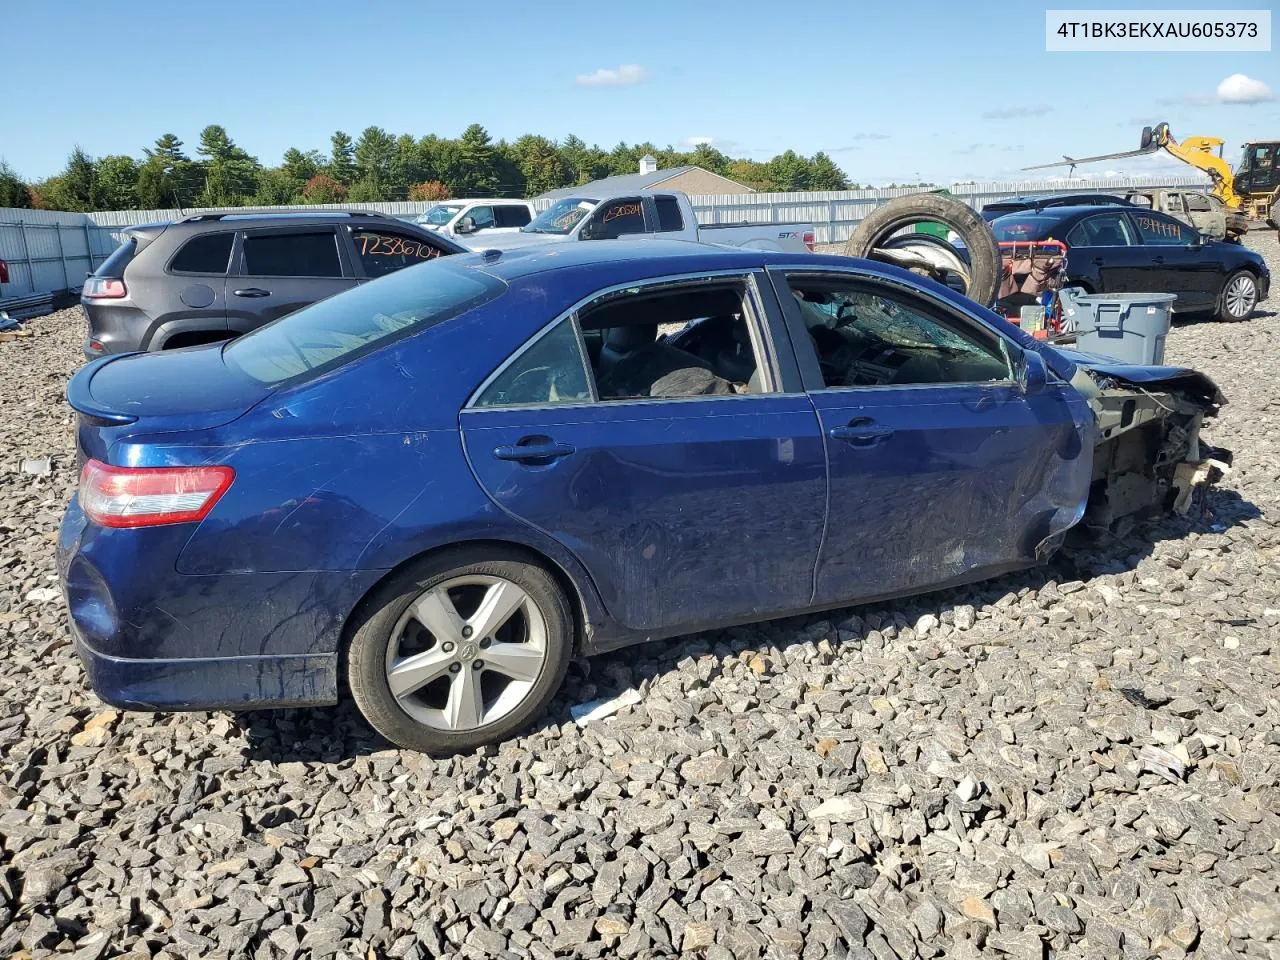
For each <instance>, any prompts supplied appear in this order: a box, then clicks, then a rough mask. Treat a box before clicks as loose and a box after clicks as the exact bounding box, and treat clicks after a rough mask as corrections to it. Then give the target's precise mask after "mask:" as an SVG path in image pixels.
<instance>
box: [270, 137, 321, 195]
mask: <svg viewBox="0 0 1280 960" xmlns="http://www.w3.org/2000/svg"><path fill="white" fill-rule="evenodd" d="M324 165H325V159H324V154H322V153H321V152H320V151H319V150H308V151H306V152H305V153H304V152H303V151H301V150H299V149H298V148H297V147H290V148H289V149H288V150H286V151H285V152H284V159H283V162H282V163H281V164H280V170H281V172H283V173H285V174H286V175H287V176H289V177H291V178H293V179H294V180H297V181H298V182H299V183H300V184H305V183H306V182H307V181H308V180H310V179H311V178H312V177H314V176H315V175H316V174H317V173H319V172H320V170H321V169H322V168H323V167H324ZM299 189H301V187H299Z"/></svg>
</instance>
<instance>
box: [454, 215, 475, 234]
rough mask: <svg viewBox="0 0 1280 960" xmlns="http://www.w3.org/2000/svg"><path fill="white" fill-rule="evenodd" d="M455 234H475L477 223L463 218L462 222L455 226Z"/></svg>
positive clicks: (468, 218)
mask: <svg viewBox="0 0 1280 960" xmlns="http://www.w3.org/2000/svg"><path fill="white" fill-rule="evenodd" d="M453 232H454V233H475V232H476V222H475V221H474V220H472V219H471V218H470V217H463V218H462V219H461V220H459V221H458V222H457V223H455V224H454V225H453Z"/></svg>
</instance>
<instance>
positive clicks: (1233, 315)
mask: <svg viewBox="0 0 1280 960" xmlns="http://www.w3.org/2000/svg"><path fill="white" fill-rule="evenodd" d="M1257 305H1258V278H1257V277H1255V276H1254V275H1253V274H1252V273H1251V272H1250V271H1248V270H1237V271H1236V272H1235V273H1233V274H1231V276H1229V277H1227V282H1226V283H1224V284H1223V285H1222V294H1221V295H1220V296H1219V298H1218V319H1219V320H1222V321H1224V322H1226V323H1234V322H1237V321H1240V320H1248V319H1249V317H1251V316H1252V315H1253V311H1254V308H1255V307H1257Z"/></svg>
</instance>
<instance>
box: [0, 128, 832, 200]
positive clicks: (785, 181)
mask: <svg viewBox="0 0 1280 960" xmlns="http://www.w3.org/2000/svg"><path fill="white" fill-rule="evenodd" d="M645 154H652V155H653V156H654V157H655V158H657V160H658V166H659V168H660V169H664V168H669V167H676V166H680V165H683V164H694V165H697V166H699V167H703V168H704V169H707V170H711V171H713V172H714V173H718V174H721V175H723V176H726V177H729V178H731V179H733V180H737V181H738V182H739V183H744V184H746V185H747V186H750V187H754V188H756V189H757V190H762V191H779V192H785V191H795V190H845V189H851V188H856V184H851V183H850V182H849V180H848V178H847V177H846V176H845V174H844V171H843V170H841V169H840V168H839V167H838V166H836V164H835V163H834V162H833V161H832V159H831V158H830V157H829V156H827V155H826V154H825V153H822V152H818V153H816V154H814V155H813V156H812V157H804V156H801V155H799V154H797V153H796V152H795V151H794V150H787V151H785V152H783V153H780V154H778V155H777V156H775V157H774V158H773V159H772V160H769V161H768V162H765V163H761V162H757V161H754V160H748V159H745V158H733V157H729V156H727V155H726V154H724V153H723V152H721V151H720V150H717V149H715V148H714V147H712V146H710V145H707V144H700V145H699V146H697V147H696V148H695V149H693V150H689V151H680V150H675V149H673V148H672V147H670V146H668V147H666V148H659V147H656V146H654V145H653V144H652V143H638V144H634V145H628V144H626V143H619V144H618V145H617V146H616V147H614V148H613V149H612V150H610V151H605V150H602V149H601V148H600V147H598V146H587V144H586V143H584V142H583V141H582V140H581V139H579V138H578V137H575V136H568V137H565V138H564V139H563V140H560V141H555V140H549V139H548V138H546V137H541V136H537V135H534V134H526V135H525V136H522V137H520V138H519V139H517V140H514V141H512V142H507V141H506V140H498V141H497V142H494V141H493V140H492V139H491V138H490V137H489V134H488V132H487V131H486V130H485V129H484V127H482V126H480V124H478V123H473V124H472V125H471V126H469V127H467V129H466V130H465V131H464V132H463V134H462V136H460V137H458V138H456V139H450V138H447V137H438V136H436V135H435V134H430V135H428V136H425V137H414V136H413V135H412V134H407V133H405V134H400V135H399V136H395V135H393V134H391V133H389V132H388V131H386V130H384V129H383V128H381V127H368V128H366V129H365V131H364V132H363V133H361V134H360V136H359V138H357V139H355V140H353V139H352V138H351V137H350V136H349V135H348V134H346V133H344V132H343V131H341V130H339V131H337V132H336V133H334V134H333V136H332V137H330V138H329V151H328V152H327V153H324V152H321V151H319V150H302V149H299V148H297V147H291V148H289V149H288V150H286V151H285V153H284V156H283V158H282V162H281V163H280V165H279V166H275V167H268V166H264V165H263V164H262V163H260V162H259V161H258V158H257V157H253V156H250V155H249V154H248V153H247V152H246V151H245V150H244V149H243V148H242V147H240V146H239V145H238V144H236V142H235V141H234V140H232V139H231V137H230V135H229V134H228V133H227V131H226V129H225V128H224V127H221V126H218V125H217V124H210V125H209V126H207V127H205V128H204V129H203V130H202V131H201V132H200V142H199V144H198V145H197V146H196V149H195V156H194V157H192V156H190V155H189V154H188V153H187V150H186V147H185V146H184V144H183V142H182V141H181V140H179V139H178V138H177V137H176V136H175V135H174V134H172V133H166V134H164V135H163V136H161V137H160V138H159V139H158V140H156V142H155V144H154V145H153V146H151V147H148V148H145V149H144V150H143V155H142V156H141V157H130V156H124V155H119V154H115V155H111V156H105V157H96V158H95V157H91V156H89V155H88V154H87V153H86V152H85V151H84V150H82V149H80V148H79V147H76V148H75V149H74V150H73V151H72V152H71V155H70V156H69V157H68V158H67V165H66V168H65V169H64V170H62V172H61V173H58V174H56V175H55V176H52V177H49V178H48V179H45V180H40V181H35V182H31V183H27V182H24V181H23V180H22V179H21V178H20V177H18V175H17V174H16V173H15V172H14V171H13V170H11V169H10V168H9V167H8V166H7V165H6V164H4V163H3V162H2V161H0V207H35V208H38V209H44V210H73V211H84V212H88V211H93V210H155V209H168V208H173V207H223V206H232V207H234V206H274V205H276V204H296V203H343V202H347V201H352V202H370V201H384V200H444V199H449V198H450V197H469V196H471V197H475V196H496V197H534V196H537V195H538V194H541V193H544V192H546V191H547V190H554V189H556V188H558V187H568V186H573V185H575V184H582V183H588V182H590V181H592V180H598V179H600V178H601V177H608V176H612V175H614V174H620V173H636V172H637V171H638V170H639V164H640V158H641V157H643V156H644V155H645Z"/></svg>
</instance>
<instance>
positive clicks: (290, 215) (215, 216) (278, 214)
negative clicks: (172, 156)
mask: <svg viewBox="0 0 1280 960" xmlns="http://www.w3.org/2000/svg"><path fill="white" fill-rule="evenodd" d="M253 220H256V221H268V222H270V221H275V222H277V223H333V222H334V221H348V222H349V221H352V220H377V221H382V222H386V223H393V222H400V223H404V222H405V221H402V220H399V219H398V218H397V217H393V216H391V215H390V214H388V213H379V212H378V211H376V210H254V209H251V208H243V207H242V208H239V209H233V210H210V211H207V212H199V213H190V214H188V215H186V216H185V217H181V218H179V219H177V220H171V221H169V224H170V225H171V226H180V225H181V226H200V225H207V224H218V223H222V222H223V221H229V222H231V223H243V222H244V221H253Z"/></svg>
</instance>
